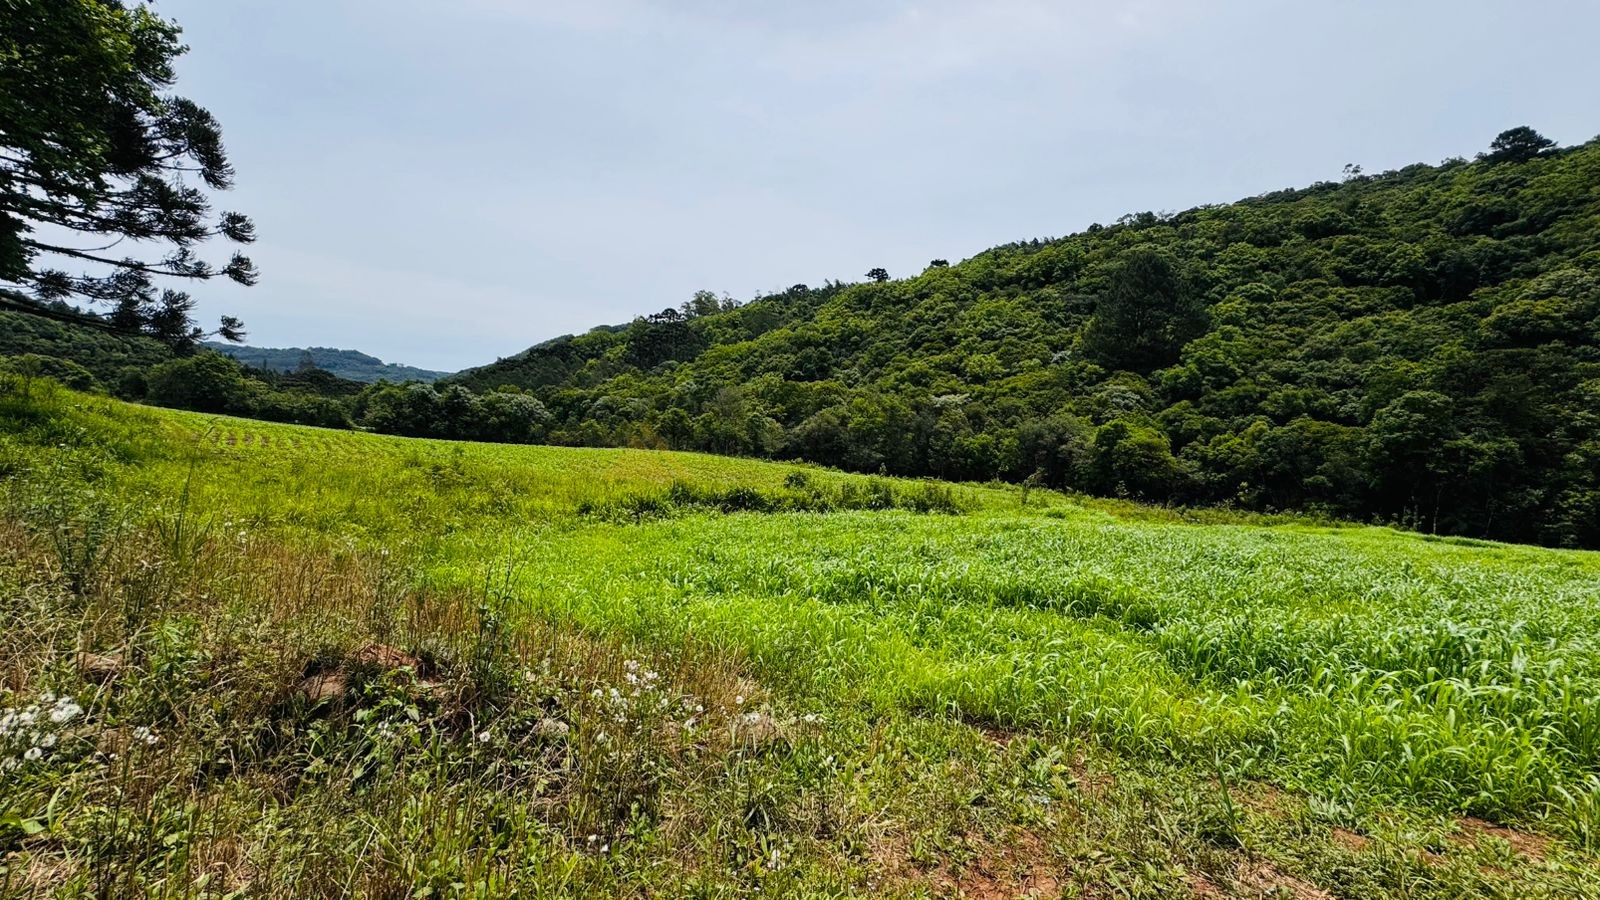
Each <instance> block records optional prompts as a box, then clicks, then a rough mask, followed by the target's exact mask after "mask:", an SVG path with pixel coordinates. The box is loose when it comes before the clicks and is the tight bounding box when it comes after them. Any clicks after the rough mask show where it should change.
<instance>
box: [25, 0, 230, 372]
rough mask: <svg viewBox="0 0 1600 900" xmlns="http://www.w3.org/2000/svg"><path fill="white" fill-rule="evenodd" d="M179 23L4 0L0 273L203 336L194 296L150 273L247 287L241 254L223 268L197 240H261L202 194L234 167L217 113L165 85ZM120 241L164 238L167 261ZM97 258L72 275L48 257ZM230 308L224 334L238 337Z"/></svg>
mask: <svg viewBox="0 0 1600 900" xmlns="http://www.w3.org/2000/svg"><path fill="white" fill-rule="evenodd" d="M178 35H179V30H178V28H177V26H176V25H174V24H172V23H170V22H167V21H165V20H163V19H161V18H160V17H159V16H157V15H156V14H155V13H154V12H152V11H151V10H150V8H149V7H148V6H146V5H144V4H132V5H130V4H126V3H123V2H119V0H6V2H5V4H4V7H3V14H0V60H4V65H0V282H6V283H10V284H14V285H18V286H22V287H26V288H28V289H31V291H32V292H33V294H34V296H35V297H37V298H39V299H41V300H52V299H60V298H65V297H81V298H84V299H86V300H88V301H90V302H91V303H100V304H106V305H109V306H110V307H111V308H112V310H113V320H114V321H116V322H117V323H119V324H122V325H129V326H132V325H136V326H138V327H139V328H140V329H141V330H145V331H148V332H149V333H151V334H153V335H155V336H157V337H159V338H161V339H162V340H165V341H167V342H169V343H172V344H175V345H180V346H185V347H187V346H190V345H192V344H193V343H194V342H195V341H197V340H199V338H201V337H203V333H202V332H201V331H200V330H199V329H197V328H195V327H194V325H193V321H192V318H191V312H192V310H193V302H192V301H191V300H190V299H189V298H188V297H187V295H185V294H182V293H180V292H175V291H171V290H165V291H161V292H159V293H158V291H157V289H156V287H155V284H154V280H155V279H156V278H159V277H174V278H178V279H184V280H192V281H206V280H209V279H212V278H216V277H218V276H222V277H225V278H228V279H231V280H233V281H235V282H238V283H240V284H245V285H249V284H253V283H254V282H255V280H256V270H255V267H254V266H253V265H252V264H251V262H250V260H249V259H248V258H247V257H245V256H244V255H243V254H240V253H234V254H233V256H232V258H231V259H230V260H229V261H228V262H227V263H226V264H224V265H222V266H220V267H217V266H213V265H212V264H210V263H208V262H206V261H204V260H202V259H200V258H199V257H198V256H197V255H196V254H195V250H194V246H195V245H196V244H198V243H201V242H203V241H205V240H207V239H208V238H212V237H223V238H225V239H227V240H230V241H235V242H238V243H249V242H250V241H252V240H254V238H255V228H254V225H253V224H252V223H251V221H250V220H249V219H248V218H246V217H245V216H243V215H240V214H239V213H234V212H223V213H220V214H213V211H212V207H211V201H210V198H209V196H208V194H207V193H206V191H205V190H203V189H201V188H200V187H197V186H195V185H194V184H191V183H190V180H191V178H193V179H196V180H198V181H199V182H200V183H202V184H204V185H205V187H206V188H209V189H211V190H225V189H227V188H228V187H230V186H231V184H232V182H233V176H234V172H233V168H232V166H231V165H229V163H228V157H227V154H226V153H225V152H224V150H223V146H222V132H221V129H220V127H219V126H218V124H217V121H216V119H215V118H213V117H212V115H211V114H210V113H209V112H207V111H206V110H204V109H202V108H201V107H200V106H198V105H196V104H195V103H194V102H192V101H190V100H187V99H185V98H182V97H178V96H174V95H171V94H169V93H167V89H168V88H170V87H171V86H172V84H173V82H174V80H175V76H174V72H173V68H172V64H173V61H174V60H175V59H176V58H177V57H178V56H180V55H182V53H183V52H184V51H185V49H186V48H185V47H184V46H183V45H182V44H181V43H180V42H179V39H178ZM124 240H129V241H133V242H137V243H155V244H166V245H168V246H169V247H170V249H169V251H168V252H167V253H166V254H165V255H164V256H161V257H159V258H155V259H138V258H134V257H132V256H118V255H115V254H114V253H112V252H111V251H112V248H114V247H116V246H117V245H118V244H119V243H121V242H122V241H124ZM56 260H62V261H65V262H66V264H71V265H79V266H89V267H92V268H93V270H94V271H93V272H90V273H83V274H77V275H73V274H69V273H68V272H66V271H63V270H61V269H59V268H56V267H54V263H53V261H56ZM241 328H242V326H241V325H240V323H239V321H238V320H237V319H233V318H231V317H224V318H223V320H222V324H221V327H220V328H219V329H218V330H217V332H216V333H218V334H220V335H221V336H223V337H224V338H228V339H234V340H236V339H238V338H240V337H241V336H242V330H241Z"/></svg>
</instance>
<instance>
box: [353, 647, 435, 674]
mask: <svg viewBox="0 0 1600 900" xmlns="http://www.w3.org/2000/svg"><path fill="white" fill-rule="evenodd" d="M355 661H356V662H357V663H358V664H360V665H364V666H372V667H374V668H378V669H383V670H385V671H390V670H393V669H410V670H412V671H413V672H421V671H422V660H420V659H417V658H416V657H415V656H412V655H411V654H409V653H407V652H405V651H404V650H399V649H396V648H394V647H391V646H389V645H388V644H368V645H367V646H365V647H362V648H361V649H360V650H357V651H356V655H355Z"/></svg>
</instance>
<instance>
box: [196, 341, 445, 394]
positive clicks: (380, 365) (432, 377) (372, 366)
mask: <svg viewBox="0 0 1600 900" xmlns="http://www.w3.org/2000/svg"><path fill="white" fill-rule="evenodd" d="M205 346H207V347H209V348H211V349H212V350H215V351H217V352H218V353H222V354H226V355H228V356H231V357H233V358H234V359H237V360H238V361H240V362H242V363H244V364H245V365H247V366H254V367H255V368H257V369H266V370H268V371H273V372H298V371H300V370H302V369H307V368H318V369H321V370H323V371H325V372H331V373H333V374H334V375H337V376H338V377H340V378H343V379H345V380H347V381H360V382H363V383H367V384H371V383H373V382H377V381H394V382H401V381H421V382H425V383H431V382H434V381H437V380H439V379H440V378H443V377H444V376H445V375H447V374H449V373H447V372H435V371H432V370H431V369H419V368H416V367H415V366H403V365H400V364H398V363H386V362H384V361H383V360H381V359H378V358H377V357H375V356H369V355H367V354H365V353H362V352H360V351H359V350H339V349H335V348H333V347H249V346H243V345H239V344H225V343H222V342H219V341H207V342H205Z"/></svg>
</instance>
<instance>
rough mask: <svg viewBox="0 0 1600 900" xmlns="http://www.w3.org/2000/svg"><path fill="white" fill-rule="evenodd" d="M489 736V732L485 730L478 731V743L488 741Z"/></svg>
mask: <svg viewBox="0 0 1600 900" xmlns="http://www.w3.org/2000/svg"><path fill="white" fill-rule="evenodd" d="M489 737H490V735H489V732H487V731H480V732H478V743H480V744H487V743H489Z"/></svg>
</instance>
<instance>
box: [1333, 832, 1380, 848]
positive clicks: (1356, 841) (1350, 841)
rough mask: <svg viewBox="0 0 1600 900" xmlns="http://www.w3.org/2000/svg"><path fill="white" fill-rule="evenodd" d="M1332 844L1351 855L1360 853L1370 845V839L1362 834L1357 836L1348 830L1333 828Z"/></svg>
mask: <svg viewBox="0 0 1600 900" xmlns="http://www.w3.org/2000/svg"><path fill="white" fill-rule="evenodd" d="M1333 842H1334V843H1335V844H1338V845H1339V846H1341V847H1343V848H1345V849H1346V850H1349V851H1350V852H1352V853H1360V852H1361V851H1363V850H1365V849H1367V848H1368V847H1369V846H1371V845H1372V838H1369V837H1367V836H1366V835H1364V834H1357V833H1356V832H1354V831H1351V830H1350V829H1348V828H1335V829H1334V830H1333Z"/></svg>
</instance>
